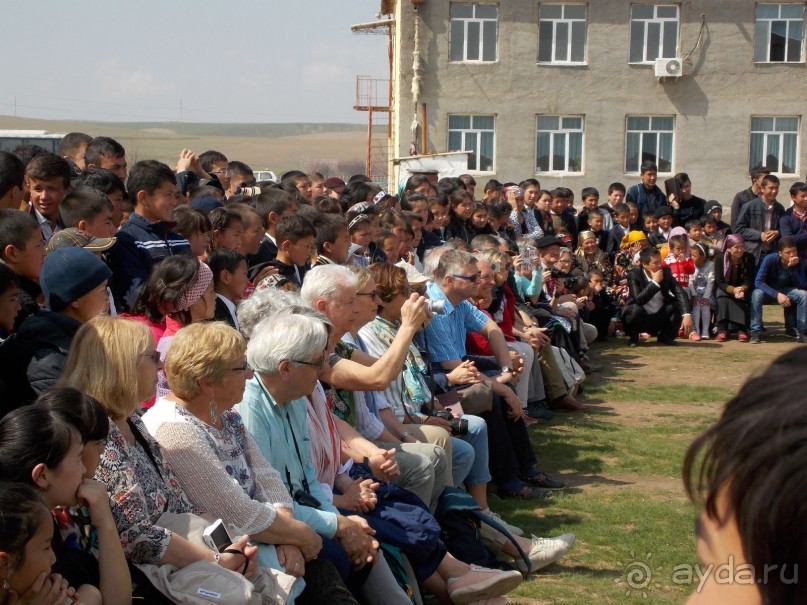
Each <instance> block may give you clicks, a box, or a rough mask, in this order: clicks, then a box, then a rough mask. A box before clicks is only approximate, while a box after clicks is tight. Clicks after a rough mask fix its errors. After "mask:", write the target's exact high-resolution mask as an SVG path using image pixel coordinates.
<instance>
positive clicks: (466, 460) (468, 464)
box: [452, 414, 490, 486]
mask: <svg viewBox="0 0 807 605" xmlns="http://www.w3.org/2000/svg"><path fill="white" fill-rule="evenodd" d="M462 418H463V420H467V421H468V434H467V435H463V436H462V437H455V438H453V439H452V443H453V444H454V452H453V459H452V468H453V471H454V485H455V486H459V485H461V484H462V483H463V482H464V483H465V484H466V485H470V486H474V485H482V484H485V483H489V482H490V469H489V468H488V425H487V424H486V423H485V421H484V420H482V418H480V417H479V416H474V415H473V414H463V416H462ZM458 457H460V458H461V459H462V460H461V462H462V463H463V467H464V468H463V470H464V472H465V475H464V476H463V477H462V478H460V477H459V474H458V472H457V468H458V466H460V464H458V460H457V458H458Z"/></svg>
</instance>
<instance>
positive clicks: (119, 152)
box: [84, 137, 126, 166]
mask: <svg viewBox="0 0 807 605" xmlns="http://www.w3.org/2000/svg"><path fill="white" fill-rule="evenodd" d="M102 156H105V157H108V158H123V157H126V150H125V149H124V148H123V145H121V144H120V143H118V142H117V141H116V140H115V139H111V138H109V137H95V138H94V139H93V140H92V141H90V142H89V143H88V144H87V149H86V150H85V151H84V163H85V164H86V165H87V166H89V165H90V164H93V165H95V166H100V165H101V157H102Z"/></svg>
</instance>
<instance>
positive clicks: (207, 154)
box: [199, 149, 229, 174]
mask: <svg viewBox="0 0 807 605" xmlns="http://www.w3.org/2000/svg"><path fill="white" fill-rule="evenodd" d="M221 162H224V163H225V164H227V167H228V168H229V162H228V161H227V156H226V155H224V154H223V153H221V152H220V151H215V150H214V149H208V150H207V151H203V152H202V153H200V154H199V165H200V166H201V167H202V170H204V171H205V172H207V173H208V174H209V173H210V169H211V168H213V164H219V163H221Z"/></svg>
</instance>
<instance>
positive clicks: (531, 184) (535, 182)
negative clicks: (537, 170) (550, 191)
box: [518, 179, 541, 189]
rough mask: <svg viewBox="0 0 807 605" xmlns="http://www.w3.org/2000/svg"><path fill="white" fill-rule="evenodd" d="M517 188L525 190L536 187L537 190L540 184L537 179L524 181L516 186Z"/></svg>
mask: <svg viewBox="0 0 807 605" xmlns="http://www.w3.org/2000/svg"><path fill="white" fill-rule="evenodd" d="M518 186H519V187H521V188H522V189H526V188H527V187H536V188H537V189H540V188H541V183H540V182H539V181H538V179H524V180H523V181H521V182H520V183H519V184H518Z"/></svg>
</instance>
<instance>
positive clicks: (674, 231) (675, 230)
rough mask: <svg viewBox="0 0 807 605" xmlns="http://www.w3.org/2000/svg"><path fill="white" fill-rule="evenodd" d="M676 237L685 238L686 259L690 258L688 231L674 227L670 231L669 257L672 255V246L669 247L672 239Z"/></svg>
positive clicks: (668, 238)
mask: <svg viewBox="0 0 807 605" xmlns="http://www.w3.org/2000/svg"><path fill="white" fill-rule="evenodd" d="M676 235H683V236H684V246H685V249H684V258H689V235H687V230H686V229H684V228H683V227H673V228H672V230H671V231H670V235H669V237H667V250H668V255H669V254H672V246H670V245H669V242H670V239H672V238H673V237H675V236H676Z"/></svg>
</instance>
